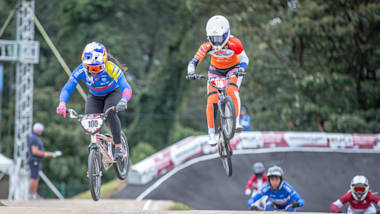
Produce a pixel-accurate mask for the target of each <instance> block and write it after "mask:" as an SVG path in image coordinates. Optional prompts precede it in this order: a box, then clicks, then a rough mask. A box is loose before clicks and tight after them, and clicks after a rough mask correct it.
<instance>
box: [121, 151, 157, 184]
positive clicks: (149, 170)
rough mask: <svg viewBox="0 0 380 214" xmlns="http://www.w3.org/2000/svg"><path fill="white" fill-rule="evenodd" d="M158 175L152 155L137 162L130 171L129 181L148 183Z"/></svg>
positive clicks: (132, 182)
mask: <svg viewBox="0 0 380 214" xmlns="http://www.w3.org/2000/svg"><path fill="white" fill-rule="evenodd" d="M155 177H157V167H156V165H155V162H154V158H153V156H150V157H148V158H146V159H144V160H142V161H140V162H138V163H137V164H135V165H133V167H132V168H131V169H130V171H129V175H128V182H129V183H131V184H141V185H143V184H146V183H148V182H150V181H151V180H153V179H154V178H155Z"/></svg>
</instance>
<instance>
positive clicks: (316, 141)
mask: <svg viewBox="0 0 380 214" xmlns="http://www.w3.org/2000/svg"><path fill="white" fill-rule="evenodd" d="M284 140H285V142H286V143H287V144H288V145H289V147H301V146H315V147H323V146H325V147H327V137H326V134H324V133H318V132H285V133H284Z"/></svg>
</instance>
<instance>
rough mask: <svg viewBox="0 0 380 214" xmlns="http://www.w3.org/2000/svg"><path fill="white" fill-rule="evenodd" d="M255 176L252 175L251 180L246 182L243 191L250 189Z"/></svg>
mask: <svg viewBox="0 0 380 214" xmlns="http://www.w3.org/2000/svg"><path fill="white" fill-rule="evenodd" d="M255 178H256V176H255V175H252V176H251V178H250V179H249V181H248V184H247V185H246V186H245V189H246V190H247V189H251V186H252V183H253V181H254V180H255Z"/></svg>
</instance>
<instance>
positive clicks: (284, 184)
mask: <svg viewBox="0 0 380 214" xmlns="http://www.w3.org/2000/svg"><path fill="white" fill-rule="evenodd" d="M282 188H284V189H285V190H286V191H287V192H289V193H290V192H292V191H294V188H293V187H292V185H290V184H289V183H288V182H286V181H283V183H282Z"/></svg>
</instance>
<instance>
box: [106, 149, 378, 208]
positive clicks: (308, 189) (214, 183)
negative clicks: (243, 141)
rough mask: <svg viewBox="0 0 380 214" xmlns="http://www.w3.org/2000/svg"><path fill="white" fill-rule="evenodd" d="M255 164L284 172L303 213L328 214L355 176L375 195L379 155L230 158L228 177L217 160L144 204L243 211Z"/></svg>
mask: <svg viewBox="0 0 380 214" xmlns="http://www.w3.org/2000/svg"><path fill="white" fill-rule="evenodd" d="M256 161H262V162H263V163H264V165H265V166H266V167H268V166H270V165H273V164H276V165H279V166H281V167H282V168H283V169H284V171H285V180H287V181H288V182H289V183H290V184H291V185H292V186H293V187H294V188H295V189H296V190H297V191H298V192H299V193H300V195H301V196H302V197H303V198H304V199H305V201H306V203H305V207H303V208H302V210H303V211H308V212H328V211H329V205H330V203H332V202H333V201H335V200H337V199H338V198H339V197H340V196H341V195H342V194H344V193H345V192H346V191H347V190H348V188H349V184H350V181H351V178H352V177H353V176H354V175H356V174H363V175H365V176H367V178H368V179H369V183H370V188H371V189H372V190H373V191H374V192H379V189H380V180H379V179H378V177H379V163H380V154H361V153H356V154H348V153H336V152H278V153H266V154H244V155H234V156H233V159H232V164H233V175H232V176H231V177H227V176H226V175H225V174H224V171H223V168H222V166H221V163H220V161H219V160H218V159H212V160H208V161H204V162H200V163H197V164H194V165H191V166H189V167H188V168H185V169H183V170H181V171H179V172H177V173H176V174H174V175H173V176H172V177H170V178H169V179H168V180H166V181H165V182H164V183H162V184H161V185H160V186H159V187H158V188H157V189H155V190H154V191H152V192H151V193H150V194H149V195H147V197H146V198H144V199H153V200H174V201H178V202H181V203H184V204H186V205H189V206H190V207H192V208H194V209H199V210H243V211H244V210H247V209H248V205H247V201H248V197H247V196H245V195H244V188H245V185H246V184H247V181H248V179H249V177H250V175H251V165H252V163H254V162H256ZM152 183H154V182H152ZM152 183H150V184H148V185H145V186H133V185H130V186H128V187H127V188H125V189H124V190H122V191H121V192H119V193H117V194H115V195H113V196H112V197H113V198H124V199H125V198H136V197H137V196H138V195H139V194H140V193H141V192H142V191H144V189H146V188H148V187H149V186H150V185H152Z"/></svg>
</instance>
